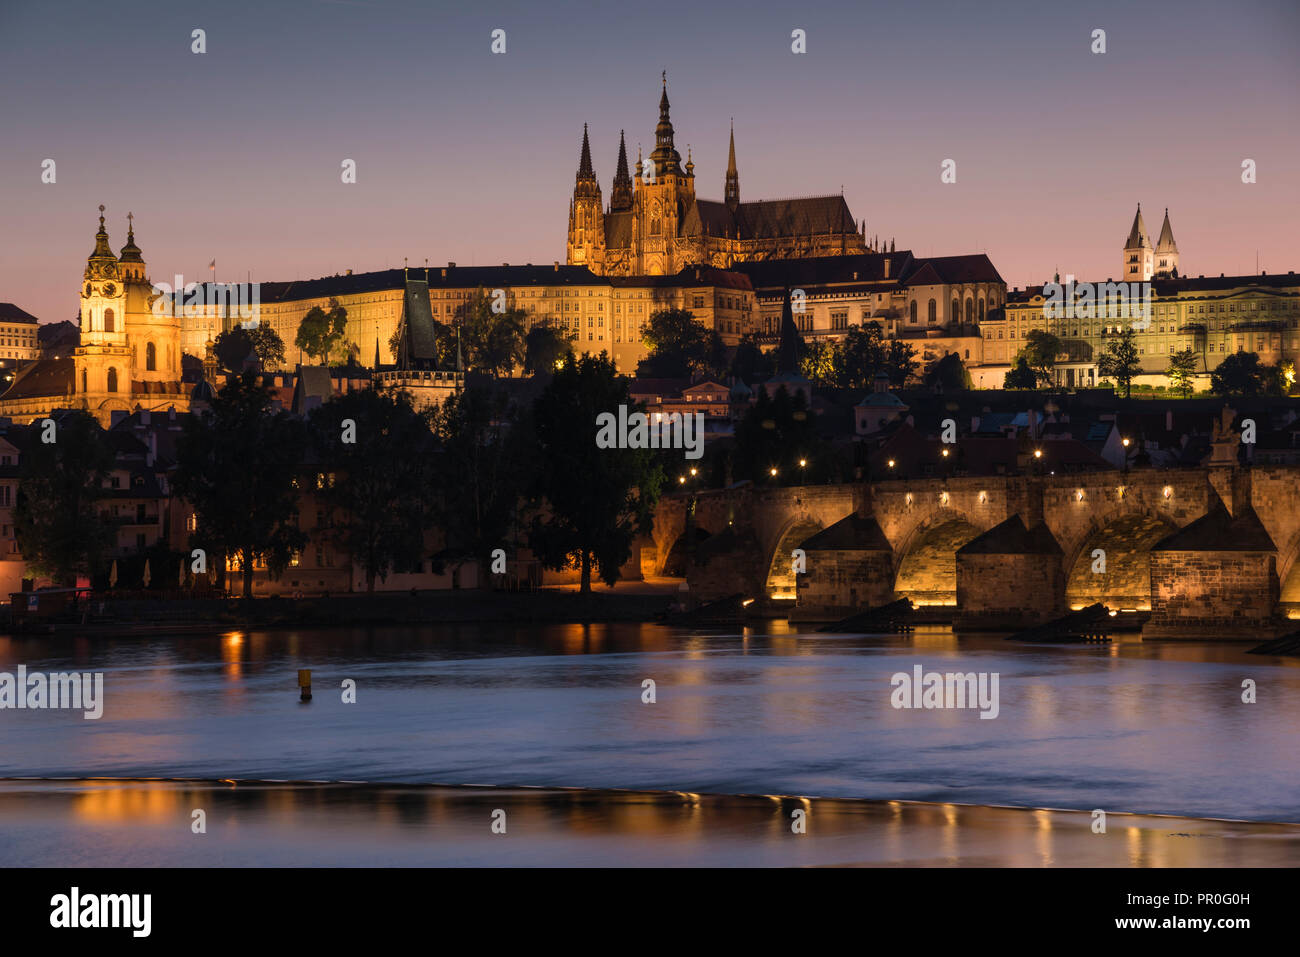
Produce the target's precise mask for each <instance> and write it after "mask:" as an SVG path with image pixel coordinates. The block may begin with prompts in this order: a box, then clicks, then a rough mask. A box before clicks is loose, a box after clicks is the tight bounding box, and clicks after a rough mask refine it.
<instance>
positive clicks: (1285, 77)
mask: <svg viewBox="0 0 1300 957" xmlns="http://www.w3.org/2000/svg"><path fill="white" fill-rule="evenodd" d="M497 27H500V28H503V29H505V30H506V33H507V52H506V53H505V54H504V55H492V54H491V53H490V52H489V46H490V36H489V35H490V33H491V31H492V30H493V29H494V28H497ZM195 28H202V29H204V30H206V31H207V52H206V53H205V54H202V55H196V54H193V53H191V51H190V46H191V39H190V34H191V31H192V30H194V29H195ZM795 28H801V29H803V30H805V31H806V32H807V53H805V54H803V55H795V54H792V53H791V52H790V42H791V41H790V33H791V31H792V30H793V29H795ZM1095 28H1102V29H1105V30H1106V34H1107V52H1106V53H1105V54H1102V55H1095V54H1093V53H1091V52H1090V49H1089V47H1090V42H1091V41H1090V34H1091V32H1092V30H1093V29H1095ZM1297 41H1300V4H1297V3H1296V0H1260V2H1253V0H1237V2H1231V3H1228V2H1221V3H1205V2H1195V0H1181V2H1143V3H1132V2H1130V0H1116V2H1086V3H1085V2H1080V3H1069V4H1064V3H1050V2H1043V0H1025V2H1020V0H1001V2H998V3H995V4H984V3H972V2H968V0H951V2H929V0H918V2H907V3H897V2H893V3H871V4H868V3H864V2H861V0H851V2H850V0H836V2H828V0H814V2H809V3H791V2H785V3H773V2H767V0H747V2H741V3H730V2H727V3H724V2H712V0H711V2H708V3H699V2H690V3H678V2H672V0H655V2H654V3H649V4H641V3H635V2H620V3H593V2H581V3H578V2H565V0H547V2H536V0H533V2H527V3H491V2H478V3H463V4H454V5H453V4H450V3H428V2H426V3H417V2H412V0H275V2H266V0H261V2H256V3H252V2H244V0H230V2H224V3H221V4H212V3H198V2H191V0H126V2H123V3H117V4H106V3H101V2H89V0H73V2H66V3H62V2H61V3H50V2H45V0H0V90H2V91H3V94H0V131H2V132H0V136H2V137H3V139H2V140H0V142H3V149H0V236H2V237H3V238H0V301H11V302H15V303H17V304H18V305H20V306H21V307H23V308H24V309H26V310H28V311H29V312H31V313H33V314H35V315H36V316H38V317H39V318H40V319H42V320H43V321H53V320H58V319H71V318H74V317H75V315H76V312H77V308H78V302H77V288H78V284H79V279H80V276H81V270H82V268H83V267H84V265H85V258H86V256H87V255H88V254H89V253H90V250H91V248H92V246H93V243H94V241H93V235H94V231H95V228H96V225H97V219H96V217H97V216H98V211H97V208H96V207H97V206H98V205H99V204H100V203H103V204H105V205H106V206H107V207H108V213H107V216H108V225H109V234H110V239H111V242H112V244H113V247H114V249H115V250H116V249H120V247H121V245H122V243H123V242H124V241H125V236H126V214H127V211H128V210H130V211H132V212H134V213H135V216H136V224H137V230H136V240H137V242H138V243H139V245H140V246H141V248H142V249H143V251H144V256H145V259H146V261H147V262H148V264H149V272H150V275H151V277H152V278H153V279H155V280H158V281H168V282H169V281H171V279H172V276H173V274H174V273H177V272H180V273H183V274H184V275H185V278H186V280H187V281H188V280H191V279H205V278H209V274H208V271H207V264H208V262H209V260H211V259H213V258H215V259H216V260H217V278H219V279H225V280H235V279H244V278H246V277H247V275H248V274H249V273H250V272H251V276H252V278H253V279H254V280H263V281H269V280H285V279H294V278H304V279H305V278H310V277H315V276H320V275H326V274H331V273H334V272H342V271H343V270H345V269H347V268H351V269H353V270H354V271H357V272H361V271H365V270H370V269H382V268H385V267H387V266H400V265H401V263H402V257H403V256H408V257H410V260H411V263H412V264H413V265H420V264H422V263H423V261H424V259H425V257H428V259H429V261H430V263H431V264H445V263H446V262H447V261H448V260H454V261H456V262H457V263H460V264H462V265H469V264H478V265H483V264H489V263H502V262H512V263H523V262H533V263H543V262H551V261H553V260H556V259H559V260H561V261H563V259H564V256H565V249H564V241H565V230H566V226H567V203H568V198H569V196H570V194H571V192H572V189H573V176H574V172H575V170H576V168H577V163H578V151H579V145H580V143H581V137H582V124H583V123H584V122H586V123H589V124H590V127H591V137H592V150H593V160H594V163H595V166H596V174H597V176H598V177H599V178H600V182H601V187H602V190H603V192H604V197H605V201H606V202H607V203H608V200H609V190H610V180H611V179H612V177H613V174H614V165H615V159H616V155H617V149H618V133H619V130H620V129H626V130H627V139H628V147H629V152H630V153H631V154H632V158H633V159H634V158H635V153H636V148H637V144H638V143H641V144H642V145H643V146H644V147H645V151H646V152H647V153H648V152H649V150H650V149H651V148H652V147H653V143H654V126H655V123H656V121H657V118H658V117H657V102H658V98H659V85H660V83H659V73H660V70H663V69H666V70H667V71H668V93H669V97H670V99H671V101H672V119H673V125H674V126H675V128H676V131H677V146H678V148H679V149H680V151H681V153H682V155H683V158H685V154H686V147H687V144H690V145H691V147H692V149H693V153H694V159H695V163H696V169H695V174H696V188H697V192H698V193H699V195H700V196H701V197H703V198H711V199H721V198H722V184H723V173H724V170H725V167H726V151H727V124H728V120H729V118H730V117H733V116H734V117H735V123H736V152H737V161H738V166H739V170H740V190H741V198H742V199H745V200H755V199H775V198H780V197H784V196H795V195H810V194H816V193H833V192H837V191H838V190H839V189H840V188H841V186H843V189H844V192H845V195H846V197H847V198H848V201H849V206H850V208H851V209H852V210H853V212H854V214H855V215H856V216H857V217H858V218H859V219H862V218H865V219H866V220H867V231H868V233H869V234H875V233H879V234H880V235H881V236H885V237H889V236H893V237H895V239H896V241H897V244H898V246H899V248H910V249H912V250H913V251H914V252H916V253H917V254H918V255H930V254H933V255H954V254H959V253H969V252H978V251H984V252H987V253H988V254H989V256H990V257H991V258H992V260H993V262H994V264H995V265H996V266H997V267H998V269H999V271H1000V272H1001V273H1002V275H1003V277H1004V278H1005V279H1006V280H1007V283H1008V284H1009V285H1016V286H1023V285H1025V284H1026V283H1031V282H1041V281H1043V280H1044V279H1046V278H1049V277H1050V275H1051V273H1052V271H1053V269H1055V268H1057V267H1059V269H1060V271H1061V273H1062V274H1064V273H1066V272H1073V273H1075V274H1076V275H1078V276H1080V277H1082V278H1091V279H1104V278H1106V277H1111V276H1114V277H1116V278H1118V273H1119V264H1120V255H1121V247H1122V246H1123V243H1124V239H1125V236H1126V235H1127V233H1128V228H1129V224H1130V222H1131V220H1132V217H1133V209H1134V206H1135V204H1136V203H1137V202H1139V201H1140V202H1141V203H1142V204H1143V211H1144V213H1145V216H1146V223H1147V228H1148V230H1149V232H1150V234H1151V239H1152V241H1153V242H1154V241H1155V239H1156V235H1157V233H1158V231H1159V228H1160V220H1161V216H1162V215H1163V211H1164V207H1166V206H1168V207H1169V209H1170V215H1171V218H1172V222H1173V227H1174V234H1175V237H1176V238H1177V241H1178V245H1179V250H1180V252H1181V255H1182V263H1183V272H1184V273H1185V274H1191V275H1197V274H1201V273H1203V274H1205V275H1211V274H1215V275H1217V274H1218V273H1220V272H1226V273H1228V274H1232V273H1249V272H1253V271H1254V270H1255V255H1256V251H1257V250H1258V254H1259V266H1260V268H1261V269H1263V270H1265V271H1267V272H1285V271H1287V270H1288V269H1296V270H1300V234H1298V232H1297V225H1296V220H1297V216H1296V214H1297V211H1298V210H1300V107H1298V106H1297V92H1298V91H1300V55H1297V52H1296V51H1297V49H1298V48H1300V43H1298V42H1297ZM47 157H48V158H52V159H54V160H55V161H56V163H57V183H56V184H54V185H48V184H43V183H42V182H41V163H42V161H43V160H44V159H45V158H47ZM349 158H350V159H353V160H355V161H356V163H357V182H356V184H355V185H345V184H343V183H341V182H340V170H341V168H340V164H341V163H342V161H343V160H344V159H349ZM945 158H952V159H954V160H956V163H957V183H956V184H953V185H944V184H941V183H940V179H939V167H940V163H941V162H942V161H943V160H944V159H945ZM1245 158H1251V159H1254V160H1255V161H1256V163H1257V164H1258V182H1257V183H1256V184H1254V185H1243V184H1242V182H1241V163H1242V160H1243V159H1245Z"/></svg>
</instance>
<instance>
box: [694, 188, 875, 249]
mask: <svg viewBox="0 0 1300 957" xmlns="http://www.w3.org/2000/svg"><path fill="white" fill-rule="evenodd" d="M855 222H856V220H854V218H853V213H852V212H850V211H849V204H848V203H847V202H845V200H844V197H843V196H840V195H838V194H837V195H834V196H806V197H803V198H800V199H772V200H758V201H757V202H753V203H740V204H738V205H737V207H736V209H735V211H734V212H733V211H732V209H731V207H729V206H728V205H727V204H726V203H720V202H717V201H716V200H711V199H699V200H696V201H695V203H694V204H693V205H692V207H691V208H690V210H688V211H687V213H686V216H685V217H683V219H682V235H684V236H716V237H720V238H721V237H726V238H731V239H782V238H785V237H793V236H816V235H822V236H824V235H827V234H828V233H849V232H856V226H855V225H854V223H855Z"/></svg>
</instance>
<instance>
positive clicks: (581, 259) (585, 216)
mask: <svg viewBox="0 0 1300 957" xmlns="http://www.w3.org/2000/svg"><path fill="white" fill-rule="evenodd" d="M568 245H569V250H568V252H569V264H570V265H573V266H586V267H587V268H588V269H590V270H591V271H592V272H594V273H596V274H597V275H599V274H601V273H603V272H604V271H605V209H604V205H603V203H602V201H601V198H600V184H599V183H598V182H596V173H595V171H594V170H593V169H592V168H591V143H590V142H588V140H587V124H586V123H584V124H582V155H581V156H580V157H579V158H578V175H577V178H576V182H575V183H574V187H573V202H572V203H570V204H569V244H568Z"/></svg>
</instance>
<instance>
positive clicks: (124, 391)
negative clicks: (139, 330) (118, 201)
mask: <svg viewBox="0 0 1300 957" xmlns="http://www.w3.org/2000/svg"><path fill="white" fill-rule="evenodd" d="M129 245H134V243H130V244H129ZM137 252H138V251H137ZM132 259H134V257H133V256H128V257H127V261H128V263H131V262H132ZM142 265H143V264H141V266H142ZM127 269H128V270H129V271H130V272H129V275H131V276H134V273H135V266H134V264H132V265H130V266H128V267H127ZM122 273H123V267H122V266H121V265H120V264H119V262H118V258H117V256H116V255H115V254H114V253H113V249H112V247H110V246H109V245H108V232H107V231H106V230H105V229H104V207H103V206H100V207H99V232H97V233H96V234H95V248H94V250H93V251H92V252H91V254H90V255H89V256H88V257H87V259H86V269H85V272H84V273H83V275H82V285H81V344H80V345H79V346H78V347H77V349H76V351H75V352H74V353H73V356H72V358H73V369H74V375H75V377H76V379H75V382H74V384H73V390H74V394H75V396H76V400H77V405H78V406H80V407H81V408H83V409H85V410H86V411H88V412H90V413H91V414H92V415H94V416H95V417H96V418H98V419H99V420H100V424H101V425H104V426H108V425H109V424H110V422H109V417H110V412H111V410H112V409H130V408H131V406H130V399H131V347H130V345H129V344H128V342H127V336H126V303H127V287H126V282H125V281H124V277H123V275H122Z"/></svg>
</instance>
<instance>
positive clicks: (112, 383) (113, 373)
mask: <svg viewBox="0 0 1300 957" xmlns="http://www.w3.org/2000/svg"><path fill="white" fill-rule="evenodd" d="M108 391H109V392H116V391H117V370H116V369H114V368H112V367H111V366H110V367H109V370H108Z"/></svg>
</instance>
